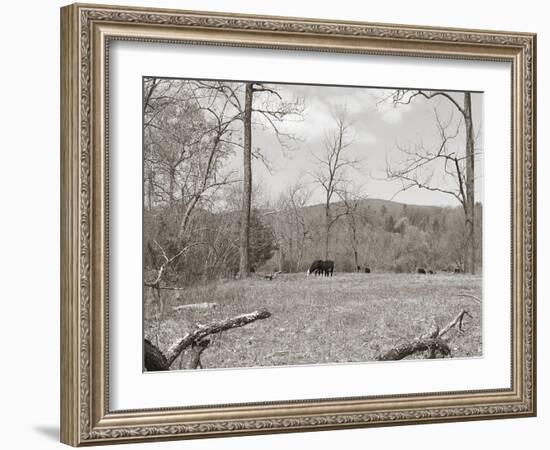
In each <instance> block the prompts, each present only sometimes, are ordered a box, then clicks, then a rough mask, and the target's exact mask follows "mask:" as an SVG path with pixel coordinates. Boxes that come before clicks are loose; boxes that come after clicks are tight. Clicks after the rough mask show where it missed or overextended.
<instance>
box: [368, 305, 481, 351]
mask: <svg viewBox="0 0 550 450" xmlns="http://www.w3.org/2000/svg"><path fill="white" fill-rule="evenodd" d="M465 316H468V317H472V316H471V314H470V313H469V312H468V311H466V310H465V309H463V310H462V311H460V313H458V315H457V316H456V317H455V318H454V319H453V320H451V321H450V322H449V323H448V324H447V325H446V326H445V327H443V329H441V330H440V329H439V327H438V326H436V327H435V329H434V330H432V331H431V332H429V333H427V334H425V335H423V336H422V337H420V338H417V339H415V340H414V341H412V342H408V343H405V344H402V345H399V346H397V347H394V348H392V349H390V350H388V351H387V352H385V353H384V354H382V355H379V356H378V357H377V358H376V359H377V360H378V361H399V360H401V359H403V358H406V357H407V356H411V355H414V354H415V353H421V352H428V359H434V358H436V357H437V354H438V353H439V354H440V355H441V356H442V357H443V358H444V357H446V356H451V348H450V347H449V345H448V343H447V342H446V341H445V340H443V339H442V338H443V336H444V335H446V334H447V333H448V332H449V331H450V330H451V329H452V328H455V327H457V328H458V330H459V331H461V332H462V331H463V329H462V325H463V322H464V317H465Z"/></svg>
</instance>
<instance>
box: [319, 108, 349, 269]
mask: <svg viewBox="0 0 550 450" xmlns="http://www.w3.org/2000/svg"><path fill="white" fill-rule="evenodd" d="M331 113H332V118H333V119H334V123H335V126H334V128H333V129H332V130H330V131H328V132H327V133H326V134H325V140H324V151H323V152H321V154H320V155H317V154H315V153H312V156H313V159H314V161H315V163H316V164H317V170H315V171H314V172H310V176H311V177H312V178H313V181H314V182H315V183H316V184H317V185H318V186H320V188H321V189H322V191H323V197H324V199H323V206H324V212H325V214H324V215H325V220H324V228H325V229H324V234H325V235H324V253H323V254H324V259H328V258H329V247H330V231H331V229H332V227H333V226H334V224H335V223H336V222H337V221H338V219H339V218H340V217H342V216H343V215H344V214H345V211H341V212H339V213H334V211H333V208H332V202H333V200H334V199H335V198H336V197H338V196H339V195H342V194H343V193H344V192H345V191H346V190H347V189H348V187H349V183H350V182H349V178H348V175H349V174H348V171H349V169H358V167H359V162H360V160H359V159H358V158H354V157H353V156H352V155H351V154H350V150H351V146H352V144H353V139H352V137H351V122H350V120H349V119H348V115H347V111H346V107H345V106H339V107H336V108H333V109H332V111H331Z"/></svg>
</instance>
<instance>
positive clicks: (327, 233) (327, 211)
mask: <svg viewBox="0 0 550 450" xmlns="http://www.w3.org/2000/svg"><path fill="white" fill-rule="evenodd" d="M329 243H330V203H328V202H327V203H326V205H325V249H324V250H325V251H324V256H323V258H324V259H325V261H326V260H327V259H328V247H329Z"/></svg>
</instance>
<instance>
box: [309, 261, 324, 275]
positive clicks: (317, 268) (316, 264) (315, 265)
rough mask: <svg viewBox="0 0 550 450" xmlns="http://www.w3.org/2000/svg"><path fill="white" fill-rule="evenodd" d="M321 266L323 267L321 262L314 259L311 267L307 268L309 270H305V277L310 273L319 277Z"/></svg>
mask: <svg viewBox="0 0 550 450" xmlns="http://www.w3.org/2000/svg"><path fill="white" fill-rule="evenodd" d="M322 266H323V261H321V260H320V259H316V260H315V261H313V262H312V263H311V266H309V269H307V272H306V275H307V276H308V277H309V276H310V275H311V274H312V273H313V274H314V275H319V273H321V271H322V270H323V269H322Z"/></svg>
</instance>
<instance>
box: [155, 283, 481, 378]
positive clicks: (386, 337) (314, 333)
mask: <svg viewBox="0 0 550 450" xmlns="http://www.w3.org/2000/svg"><path fill="white" fill-rule="evenodd" d="M459 293H467V294H471V295H474V296H476V297H478V298H481V276H477V275H476V276H470V275H455V274H436V275H416V274H390V273H382V274H370V275H366V274H359V273H349V274H341V273H338V274H336V275H335V276H334V277H333V278H315V277H309V278H306V277H305V275H304V274H288V275H287V274H282V275H281V276H280V277H278V278H276V279H275V280H273V281H268V280H263V279H260V278H259V277H253V278H251V279H249V280H242V281H220V282H218V283H214V284H209V285H206V286H202V287H195V288H192V289H189V290H186V291H163V296H164V298H165V303H166V307H165V317H164V318H163V319H159V318H158V314H157V310H158V308H157V307H156V304H155V303H154V302H153V296H152V293H151V292H150V290H146V299H145V301H146V305H145V324H144V328H145V330H144V331H145V336H146V337H147V338H149V339H150V340H151V341H152V342H154V343H156V344H157V345H158V346H159V347H160V348H161V349H162V350H165V349H166V348H167V347H168V346H169V345H170V344H171V343H172V342H173V341H174V340H176V339H177V338H179V337H181V336H182V335H183V334H185V333H186V332H187V331H190V330H191V329H193V328H194V327H195V326H196V325H197V324H206V323H208V322H210V321H212V320H217V319H225V318H228V317H232V316H235V315H238V314H242V313H248V312H252V311H254V310H256V309H260V308H266V309H268V310H269V311H270V312H271V313H272V316H271V318H269V319H266V320H261V321H258V322H254V323H252V324H250V325H247V326H245V327H243V328H239V329H234V330H229V331H226V332H225V333H223V334H222V335H221V336H214V337H213V339H212V344H211V345H210V347H209V348H208V349H207V350H206V351H205V352H204V353H203V356H202V362H203V365H204V367H205V368H208V369H212V368H222V367H224V368H227V367H252V366H279V365H296V364H315V363H335V362H364V361H371V360H374V359H375V358H376V356H378V355H379V354H380V353H381V352H383V351H385V350H388V349H389V348H391V347H393V346H395V345H398V344H400V343H403V342H405V341H409V340H412V339H414V338H415V337H418V336H421V335H422V334H424V333H426V332H428V331H429V330H430V329H431V327H432V324H433V322H434V320H435V322H436V323H437V324H438V325H439V326H440V327H444V326H445V325H446V324H447V323H449V322H450V321H451V320H452V319H453V318H454V317H455V316H456V315H457V314H458V313H459V312H460V310H461V309H462V308H464V309H467V310H468V311H469V312H470V314H471V315H472V318H467V319H466V321H465V331H464V333H460V332H458V331H457V330H454V329H453V330H451V331H450V332H449V333H448V334H447V335H446V338H448V339H450V347H451V350H452V352H453V357H470V356H481V352H482V349H481V335H482V331H481V311H482V308H481V304H479V303H478V302H476V301H475V300H474V299H472V298H468V297H460V296H457V294H459ZM202 302H215V303H217V304H218V307H217V308H214V309H202V310H201V309H182V310H180V311H178V312H175V311H173V310H172V307H174V306H177V305H181V304H190V303H202ZM172 368H174V369H177V368H178V363H177V362H176V363H175V364H174V365H173V366H172Z"/></svg>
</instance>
